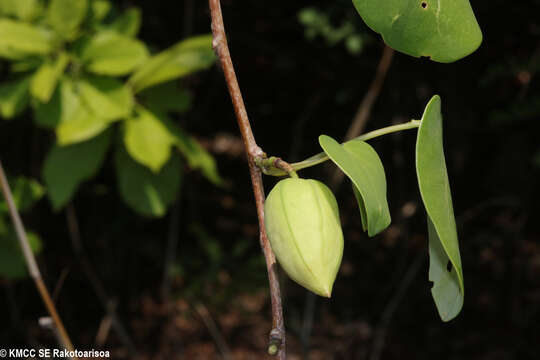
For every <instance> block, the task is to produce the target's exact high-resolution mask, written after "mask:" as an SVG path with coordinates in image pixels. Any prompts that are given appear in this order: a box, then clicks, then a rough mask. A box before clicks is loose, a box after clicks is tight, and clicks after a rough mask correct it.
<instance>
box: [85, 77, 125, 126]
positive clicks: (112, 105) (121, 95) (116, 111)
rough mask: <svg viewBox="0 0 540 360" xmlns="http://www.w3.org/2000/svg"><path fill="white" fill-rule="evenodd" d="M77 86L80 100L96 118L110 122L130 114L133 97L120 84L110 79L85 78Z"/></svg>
mask: <svg viewBox="0 0 540 360" xmlns="http://www.w3.org/2000/svg"><path fill="white" fill-rule="evenodd" d="M78 85H79V92H80V95H81V98H82V99H83V101H84V103H85V104H86V105H87V106H88V108H89V109H90V110H91V111H92V112H93V113H94V114H95V115H96V116H97V117H99V118H102V119H105V120H111V121H112V120H117V119H121V118H125V117H128V116H129V115H130V114H131V111H132V109H133V103H134V99H133V95H132V93H131V91H130V89H128V87H127V86H125V85H124V84H123V83H122V82H120V81H118V80H116V79H113V78H110V77H87V78H84V79H82V80H81V81H80V82H79V83H78Z"/></svg>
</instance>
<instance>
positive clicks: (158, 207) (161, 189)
mask: <svg viewBox="0 0 540 360" xmlns="http://www.w3.org/2000/svg"><path fill="white" fill-rule="evenodd" d="M116 172H117V179H118V187H119V189H120V194H121V195H122V198H123V199H124V201H125V202H126V203H127V204H128V205H129V206H130V207H131V208H132V209H133V210H135V211H136V212H138V213H139V214H142V215H145V216H154V217H161V216H163V215H165V213H166V212H167V208H168V207H169V206H170V205H171V204H172V203H173V202H174V201H175V200H176V197H177V196H178V191H179V189H180V182H181V177H182V166H181V163H180V159H179V157H178V155H177V154H175V153H173V154H172V155H171V157H170V159H169V161H168V162H167V164H165V166H163V168H162V169H161V171H160V172H159V173H153V172H152V171H150V170H149V169H148V168H147V167H145V166H143V165H141V164H139V163H138V162H136V161H134V160H133V159H131V157H130V156H129V155H128V153H127V152H126V150H125V149H124V148H123V147H120V148H119V149H118V151H117V152H116Z"/></svg>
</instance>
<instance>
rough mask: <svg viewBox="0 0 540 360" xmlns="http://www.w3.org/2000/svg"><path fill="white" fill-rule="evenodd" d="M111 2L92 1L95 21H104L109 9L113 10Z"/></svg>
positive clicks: (91, 8)
mask: <svg viewBox="0 0 540 360" xmlns="http://www.w3.org/2000/svg"><path fill="white" fill-rule="evenodd" d="M111 7H112V5H111V2H110V1H108V0H93V1H92V2H91V3H90V12H91V18H92V20H93V21H95V22H100V21H102V20H103V19H104V18H105V17H106V16H107V14H109V11H111Z"/></svg>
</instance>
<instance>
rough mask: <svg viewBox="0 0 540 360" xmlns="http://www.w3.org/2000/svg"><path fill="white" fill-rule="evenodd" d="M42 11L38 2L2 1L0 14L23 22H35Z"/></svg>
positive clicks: (24, 0) (21, 0) (32, 0)
mask: <svg viewBox="0 0 540 360" xmlns="http://www.w3.org/2000/svg"><path fill="white" fill-rule="evenodd" d="M41 10H42V8H41V4H40V3H39V2H38V0H0V13H1V14H2V15H3V16H14V17H16V18H18V19H20V20H23V21H31V20H33V19H34V18H35V17H36V16H37V15H38V14H39V12H40V11H41Z"/></svg>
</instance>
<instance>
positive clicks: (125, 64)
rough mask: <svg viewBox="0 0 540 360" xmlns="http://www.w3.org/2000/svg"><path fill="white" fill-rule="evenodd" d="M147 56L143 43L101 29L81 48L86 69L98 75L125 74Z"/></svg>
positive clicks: (141, 62)
mask: <svg viewBox="0 0 540 360" xmlns="http://www.w3.org/2000/svg"><path fill="white" fill-rule="evenodd" d="M147 58H148V50H147V49H146V46H145V45H144V43H142V42H140V41H139V40H136V39H132V38H130V37H128V36H125V35H121V34H119V33H117V32H115V31H101V32H99V33H98V34H96V35H95V36H93V37H91V38H90V39H89V40H88V41H87V42H86V43H85V44H84V45H83V46H82V50H81V59H82V61H83V63H84V64H85V67H86V68H87V69H88V71H90V72H93V73H96V74H99V75H112V76H119V75H127V74H129V73H131V72H132V71H133V70H135V69H137V68H138V67H139V66H140V65H141V64H143V63H144V62H145V61H146V60H147Z"/></svg>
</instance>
